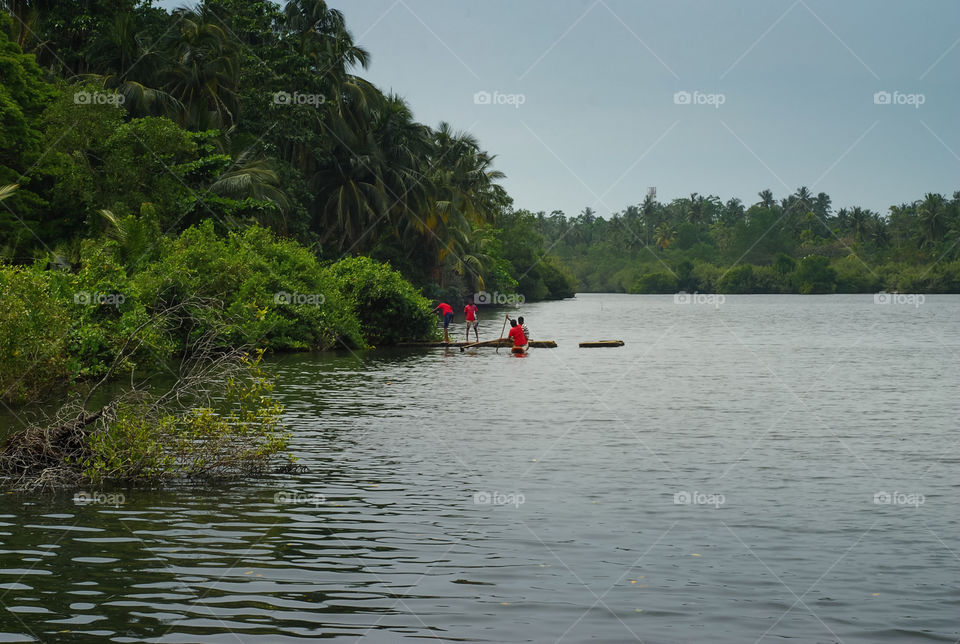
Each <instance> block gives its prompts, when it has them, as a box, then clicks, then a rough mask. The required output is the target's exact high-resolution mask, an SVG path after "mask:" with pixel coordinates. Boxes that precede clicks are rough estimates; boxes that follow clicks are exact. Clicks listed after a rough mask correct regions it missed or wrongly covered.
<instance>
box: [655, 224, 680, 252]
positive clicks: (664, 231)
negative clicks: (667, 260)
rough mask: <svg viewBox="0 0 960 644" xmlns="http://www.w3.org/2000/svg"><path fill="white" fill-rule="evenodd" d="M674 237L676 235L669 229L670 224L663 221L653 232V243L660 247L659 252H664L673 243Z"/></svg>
mask: <svg viewBox="0 0 960 644" xmlns="http://www.w3.org/2000/svg"><path fill="white" fill-rule="evenodd" d="M675 235H676V233H675V232H674V230H673V228H671V227H670V224H668V223H667V222H665V221H664V222H661V223H660V224H659V225H658V226H657V227H656V229H655V230H654V231H653V242H654V243H655V244H656V245H657V246H659V247H660V250H665V249H666V248H667V246H669V245H670V244H672V243H673V239H674V236H675Z"/></svg>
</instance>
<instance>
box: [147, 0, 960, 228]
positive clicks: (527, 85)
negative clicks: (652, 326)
mask: <svg viewBox="0 0 960 644" xmlns="http://www.w3.org/2000/svg"><path fill="white" fill-rule="evenodd" d="M329 3H330V5H331V6H334V7H336V8H338V9H340V10H342V11H343V13H344V14H345V15H346V19H347V24H348V26H349V27H350V29H351V31H352V32H353V35H354V37H355V39H356V41H357V42H358V43H359V44H360V45H362V46H363V47H365V48H367V49H368V50H369V51H370V53H371V54H372V56H371V65H370V67H369V69H368V70H366V71H364V72H362V73H361V75H363V76H365V77H367V78H368V79H370V80H371V81H373V82H374V83H375V84H377V85H378V86H379V87H381V89H383V90H392V91H394V92H396V93H398V94H400V95H401V96H403V97H404V98H405V99H406V100H407V101H408V102H409V104H410V105H411V107H412V109H413V112H414V115H415V116H416V118H417V119H418V120H420V121H422V122H424V123H427V124H429V125H432V126H436V125H437V124H438V123H439V122H440V121H448V122H450V123H451V124H452V125H453V126H454V127H455V128H457V129H461V130H466V131H469V132H471V133H473V134H474V135H475V136H476V137H477V138H479V140H480V142H481V144H482V145H483V147H484V148H485V149H487V150H489V151H490V152H491V153H493V154H495V155H496V156H497V162H496V165H497V167H498V168H499V169H500V170H502V171H503V172H505V173H506V174H507V179H506V180H505V182H504V185H505V187H506V188H507V189H508V191H509V192H510V194H511V195H512V196H513V197H514V200H515V203H516V206H517V207H519V208H528V209H530V210H534V211H537V210H545V211H548V212H549V211H551V210H554V209H559V210H563V211H565V212H566V213H567V214H568V215H576V214H577V213H578V212H579V211H580V210H582V209H583V208H584V207H586V206H590V207H591V208H593V209H594V210H596V211H598V213H599V214H601V215H604V216H605V215H607V214H609V213H611V212H614V211H618V210H622V209H623V208H625V207H626V206H628V205H631V204H636V203H638V202H640V201H642V200H643V197H644V195H645V193H646V190H647V188H648V187H650V186H656V188H657V196H658V198H659V199H660V200H661V201H669V200H671V199H673V198H675V197H679V196H687V195H689V193H691V192H699V193H701V194H716V195H719V196H720V197H721V198H722V199H724V200H726V199H727V198H729V197H731V196H736V197H740V198H741V199H743V200H744V202H746V203H747V204H752V203H754V202H756V201H757V197H756V194H757V192H758V191H760V190H761V189H763V188H770V189H771V190H773V191H774V194H776V195H777V196H778V197H781V196H784V195H785V194H787V193H789V192H792V191H794V190H795V189H796V188H797V187H798V186H801V185H805V186H807V187H808V188H810V189H811V191H813V192H814V193H817V192H820V191H823V192H827V193H828V194H830V195H831V196H832V197H833V200H834V206H835V207H840V206H849V205H862V206H866V207H870V208H873V209H875V210H878V211H880V212H884V213H885V212H886V211H887V207H888V206H889V205H890V204H895V203H901V202H905V201H913V200H914V199H918V198H921V197H922V195H923V194H924V193H925V192H943V193H947V194H950V193H952V192H953V191H954V190H960V156H958V155H960V127H958V123H960V120H958V118H957V113H958V106H960V82H958V80H960V78H958V76H960V31H958V29H957V27H958V26H960V2H957V1H956V0H923V2H917V1H916V0H907V1H899V0H898V1H893V0H843V2H837V1H836V0H660V1H645V0H522V1H519V2H518V1H517V0H484V1H483V2H469V3H468V2H466V1H462V2H458V1H451V0H362V1H357V0H354V1H350V2H348V1H346V0H330V2H329ZM160 4H162V5H164V6H166V7H173V6H180V5H182V4H184V3H182V2H162V3H160ZM478 92H486V93H488V94H479V95H478ZM678 92H679V93H680V94H678ZM683 92H686V94H684V93H683ZM877 92H888V93H889V95H887V94H881V95H879V96H876V93H877ZM488 98H489V99H490V100H489V102H486V101H487V99H488ZM888 98H889V102H886V99H888ZM688 99H689V100H688ZM878 101H879V103H878Z"/></svg>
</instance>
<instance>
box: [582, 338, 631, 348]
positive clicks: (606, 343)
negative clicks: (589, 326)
mask: <svg viewBox="0 0 960 644" xmlns="http://www.w3.org/2000/svg"><path fill="white" fill-rule="evenodd" d="M623 345H624V342H623V340H594V341H593V342H581V343H580V347H581V348H583V349H592V348H595V347H622V346H623Z"/></svg>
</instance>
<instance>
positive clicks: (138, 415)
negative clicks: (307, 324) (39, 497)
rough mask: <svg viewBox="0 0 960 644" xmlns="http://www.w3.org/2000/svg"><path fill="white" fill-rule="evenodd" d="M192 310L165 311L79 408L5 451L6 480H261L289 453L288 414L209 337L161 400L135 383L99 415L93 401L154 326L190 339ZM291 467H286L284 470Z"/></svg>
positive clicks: (249, 363)
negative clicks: (175, 329)
mask: <svg viewBox="0 0 960 644" xmlns="http://www.w3.org/2000/svg"><path fill="white" fill-rule="evenodd" d="M197 305H198V302H196V301H191V302H186V303H183V304H179V305H176V306H172V307H169V308H167V309H165V310H164V311H163V312H162V313H160V314H158V315H155V316H153V317H152V318H151V320H150V321H149V322H147V323H144V324H142V325H140V326H139V327H138V328H137V329H135V330H134V331H133V332H132V333H131V334H130V336H129V337H128V338H127V339H126V341H125V342H124V343H123V344H122V349H121V351H120V352H119V353H118V355H117V356H116V358H115V360H114V361H113V364H112V365H111V367H110V369H109V370H108V371H107V373H106V375H105V376H104V377H103V378H102V379H101V380H100V381H99V382H98V383H96V384H95V385H94V386H93V388H92V389H91V390H90V391H88V392H87V393H86V395H85V396H84V397H83V398H82V400H81V399H80V397H79V396H74V397H72V398H71V399H69V400H68V401H67V402H66V403H64V404H63V405H62V406H61V407H60V408H59V409H58V410H57V411H56V413H54V414H53V415H52V416H49V417H47V418H45V419H44V420H42V421H41V422H38V423H34V424H32V425H31V426H29V427H27V428H26V429H24V430H22V431H20V432H17V433H16V434H13V435H12V436H10V437H9V438H8V439H7V440H6V441H4V443H3V444H2V445H0V476H2V477H6V479H7V483H8V484H10V485H12V486H15V487H17V488H21V489H40V488H58V487H72V486H77V485H80V484H82V483H90V482H106V481H114V482H122V483H128V484H129V483H138V482H162V481H165V480H171V479H176V478H205V479H210V478H223V477H235V476H241V475H244V474H251V473H257V472H264V471H267V470H268V469H270V467H271V466H272V465H274V460H275V457H276V456H277V455H278V454H279V453H280V452H281V451H282V450H283V449H285V448H286V444H287V438H288V436H287V434H286V433H285V432H284V430H283V428H282V426H281V424H280V416H281V413H282V411H283V409H282V407H281V406H280V405H278V404H277V403H276V401H274V400H273V399H272V398H271V397H270V393H271V391H272V388H273V385H272V383H271V382H270V381H269V379H268V378H267V377H266V376H265V374H264V373H263V371H262V370H261V368H260V358H261V355H262V352H258V353H257V354H256V355H255V356H254V357H251V356H250V355H248V354H247V353H246V352H245V351H243V350H240V349H223V348H221V347H222V346H223V343H222V341H221V340H222V339H221V338H219V337H217V335H216V333H214V332H206V333H203V334H200V335H199V336H197V337H194V338H192V339H191V340H190V341H189V346H188V347H187V349H186V350H185V351H184V352H183V354H182V355H183V357H182V359H181V361H180V363H179V365H177V366H176V371H174V370H173V369H171V374H172V375H173V376H174V381H173V384H172V385H171V386H169V387H168V388H166V389H165V390H164V391H162V392H159V393H155V391H154V389H155V388H152V387H150V386H149V382H148V380H149V379H147V380H144V381H142V382H139V383H138V382H135V380H134V376H133V375H132V374H131V381H130V385H129V387H127V388H126V389H125V390H124V391H123V392H121V393H119V394H117V395H115V396H113V397H112V398H111V399H110V400H109V401H108V402H106V403H105V404H103V405H101V406H100V407H99V408H97V409H94V410H90V409H89V408H88V407H89V405H90V402H91V400H93V399H94V393H95V392H96V391H97V390H98V389H100V388H101V387H102V385H104V384H105V383H106V382H108V380H109V378H110V376H111V375H112V374H113V373H114V372H115V371H116V369H117V368H118V365H120V364H121V363H122V362H123V361H124V360H126V359H127V358H128V357H129V356H130V355H132V354H133V353H134V352H136V351H138V350H139V349H140V347H141V345H142V344H143V342H144V340H143V337H142V336H143V334H144V333H145V332H146V331H147V329H148V327H149V326H150V324H163V325H166V326H167V328H170V325H174V326H181V327H183V328H182V330H183V332H184V335H185V337H187V338H190V337H191V335H192V334H191V332H192V330H193V329H192V328H191V323H190V320H191V316H190V315H189V314H187V308H188V307H195V306H197ZM287 466H288V467H289V466H290V462H289V461H288V463H287Z"/></svg>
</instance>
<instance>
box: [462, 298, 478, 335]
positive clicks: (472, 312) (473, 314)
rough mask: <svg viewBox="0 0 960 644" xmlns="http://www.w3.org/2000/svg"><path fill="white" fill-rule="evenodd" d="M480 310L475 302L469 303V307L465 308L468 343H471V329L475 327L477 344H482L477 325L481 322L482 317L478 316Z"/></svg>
mask: <svg viewBox="0 0 960 644" xmlns="http://www.w3.org/2000/svg"><path fill="white" fill-rule="evenodd" d="M479 311H480V309H478V308H477V305H476V304H474V303H473V302H467V305H466V306H465V307H463V312H464V314H465V315H466V316H467V337H466V340H467V342H469V341H470V327H471V326H472V327H473V335H474V337H475V338H477V342H480V332H479V331H477V323H478V322H479V321H480V316H479V315H477V313H479Z"/></svg>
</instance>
